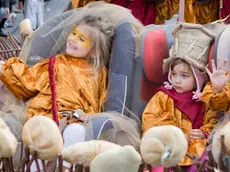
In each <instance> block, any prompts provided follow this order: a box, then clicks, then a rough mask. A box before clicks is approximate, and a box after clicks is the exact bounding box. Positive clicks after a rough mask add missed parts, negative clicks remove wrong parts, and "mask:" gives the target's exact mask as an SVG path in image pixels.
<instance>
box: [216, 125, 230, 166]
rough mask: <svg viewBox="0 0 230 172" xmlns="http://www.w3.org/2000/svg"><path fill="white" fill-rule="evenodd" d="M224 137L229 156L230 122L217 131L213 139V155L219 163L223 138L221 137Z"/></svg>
mask: <svg viewBox="0 0 230 172" xmlns="http://www.w3.org/2000/svg"><path fill="white" fill-rule="evenodd" d="M221 135H223V136H224V145H225V147H226V151H227V153H228V155H229V153H230V122H228V123H227V124H225V125H224V126H223V127H222V128H221V129H220V130H217V131H216V133H215V134H214V137H213V142H212V154H213V158H214V160H215V161H216V163H218V159H219V153H220V150H221V142H220V141H221V138H220V136H221Z"/></svg>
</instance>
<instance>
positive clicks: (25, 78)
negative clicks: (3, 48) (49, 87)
mask: <svg viewBox="0 0 230 172" xmlns="http://www.w3.org/2000/svg"><path fill="white" fill-rule="evenodd" d="M46 61H47V60H43V61H41V62H39V63H38V64H36V65H35V66H33V67H32V68H28V67H27V65H26V64H25V63H24V62H23V61H22V60H20V59H19V58H16V57H13V58H10V59H9V60H8V61H6V63H5V64H3V65H2V69H3V72H2V73H0V79H1V80H2V82H3V83H4V85H5V86H6V87H7V88H8V89H9V90H10V91H11V92H12V93H13V94H14V95H15V96H16V97H18V98H21V99H24V98H30V97H33V96H35V95H36V93H37V92H38V90H39V87H37V86H38V85H39V84H40V83H41V80H42V79H43V77H42V74H43V73H44V71H45V70H44V65H46V67H45V68H47V70H46V71H47V72H48V63H47V62H46Z"/></svg>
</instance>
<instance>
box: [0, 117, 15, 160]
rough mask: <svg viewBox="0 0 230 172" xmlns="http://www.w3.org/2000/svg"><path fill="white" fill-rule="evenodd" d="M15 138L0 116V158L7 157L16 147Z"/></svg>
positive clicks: (12, 153)
mask: <svg viewBox="0 0 230 172" xmlns="http://www.w3.org/2000/svg"><path fill="white" fill-rule="evenodd" d="M17 143H18V142H17V139H16V138H15V136H14V135H13V134H12V132H11V131H10V128H9V127H8V126H7V125H6V123H5V122H4V121H3V119H2V118H0V158H9V157H11V156H13V155H14V153H15V152H16V149H17Z"/></svg>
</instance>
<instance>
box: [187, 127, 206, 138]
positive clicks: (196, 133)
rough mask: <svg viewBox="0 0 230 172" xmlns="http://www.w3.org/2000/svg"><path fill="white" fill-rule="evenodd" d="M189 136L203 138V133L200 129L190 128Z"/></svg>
mask: <svg viewBox="0 0 230 172" xmlns="http://www.w3.org/2000/svg"><path fill="white" fill-rule="evenodd" d="M190 138H192V139H204V138H205V135H204V133H203V132H202V131H201V130H200V129H192V131H191V132H190Z"/></svg>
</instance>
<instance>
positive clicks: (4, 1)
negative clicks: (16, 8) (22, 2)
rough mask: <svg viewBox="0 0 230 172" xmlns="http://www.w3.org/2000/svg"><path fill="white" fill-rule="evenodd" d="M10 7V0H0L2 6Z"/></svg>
mask: <svg viewBox="0 0 230 172" xmlns="http://www.w3.org/2000/svg"><path fill="white" fill-rule="evenodd" d="M1 7H3V8H9V7H10V0H0V8H1Z"/></svg>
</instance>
